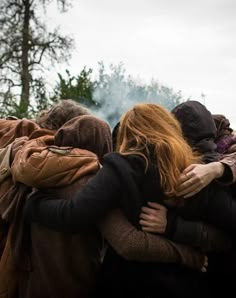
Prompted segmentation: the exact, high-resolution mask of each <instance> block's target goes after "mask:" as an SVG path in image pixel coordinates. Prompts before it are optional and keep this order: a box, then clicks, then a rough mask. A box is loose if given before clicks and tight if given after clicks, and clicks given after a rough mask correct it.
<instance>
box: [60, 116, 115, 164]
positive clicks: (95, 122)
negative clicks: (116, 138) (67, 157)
mask: <svg viewBox="0 0 236 298" xmlns="http://www.w3.org/2000/svg"><path fill="white" fill-rule="evenodd" d="M55 145H56V146H71V147H74V148H80V149H86V150H89V151H91V152H93V153H95V154H96V155H97V156H98V158H99V161H100V162H101V163H102V161H103V156H104V155H105V154H106V153H109V152H111V151H112V137H111V129H110V126H109V125H108V123H107V122H105V121H104V120H102V119H99V118H97V117H95V116H92V115H83V116H79V117H75V118H73V119H71V120H69V121H68V122H66V123H65V124H64V125H63V126H62V127H61V128H60V129H59V130H58V131H57V132H56V134H55Z"/></svg>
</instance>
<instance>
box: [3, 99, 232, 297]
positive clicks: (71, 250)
mask: <svg viewBox="0 0 236 298" xmlns="http://www.w3.org/2000/svg"><path fill="white" fill-rule="evenodd" d="M235 182H236V136H235V134H234V131H233V129H232V128H231V127H230V122H229V120H228V119H227V118H226V117H225V116H224V115H212V114H211V113H210V111H208V110H207V108H206V107H205V106H204V105H203V104H201V103H200V102H198V101H193V100H190V101H186V102H183V103H181V104H179V105H177V106H176V107H175V108H174V109H173V110H172V111H168V110H167V109H166V108H164V107H163V106H161V105H159V104H154V103H139V104H136V105H134V106H133V107H131V108H130V109H129V110H128V111H126V112H125V113H124V114H123V115H122V117H121V119H120V120H119V122H118V123H117V124H116V125H115V127H114V128H113V129H112V128H111V127H110V126H109V124H108V123H107V122H106V121H104V120H103V119H100V118H98V117H97V116H95V115H93V114H92V113H91V112H90V111H89V110H88V109H87V108H85V107H83V106H81V105H80V104H78V103H76V102H74V101H72V100H69V99H68V100H61V101H59V102H58V103H57V104H55V105H54V106H53V107H52V108H51V109H50V110H47V111H42V112H41V113H40V114H39V115H38V116H37V118H36V119H17V118H15V117H7V118H5V119H0V298H80V297H81V298H95V297H104V298H105V297H111V298H113V297H114V298H123V297H124V298H126V297H129V298H131V297H140V298H141V297H142V298H155V297H160V298H163V297H173V298H188V297H193V298H197V297H201V298H202V297H203V298H204V297H206V298H213V297H214V298H215V297H222V296H223V295H225V296H226V297H232V298H233V297H235V293H236V286H235V281H234V274H235V273H236V251H235V248H236V241H235V240H236V197H235V196H236V187H235Z"/></svg>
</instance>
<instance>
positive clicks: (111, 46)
mask: <svg viewBox="0 0 236 298" xmlns="http://www.w3.org/2000/svg"><path fill="white" fill-rule="evenodd" d="M55 11H56V10H55V8H52V7H51V8H50V9H48V16H49V17H50V22H52V23H53V24H55V25H58V24H59V25H60V26H61V29H62V30H64V31H65V32H66V33H67V34H70V35H71V36H72V37H74V39H75V42H76V50H75V51H74V52H73V56H72V59H71V61H70V66H68V69H69V70H70V71H71V73H72V74H78V73H79V72H80V71H81V70H82V68H83V67H84V66H85V65H86V66H87V67H91V68H92V69H96V67H97V65H98V62H99V61H103V62H104V63H105V65H109V64H110V63H113V64H118V63H120V62H123V63H124V66H125V68H126V71H127V74H131V75H132V76H134V77H139V78H141V79H142V80H143V81H144V82H147V83H148V82H149V81H150V80H151V79H152V78H154V79H156V80H158V81H159V82H160V83H161V84H164V85H167V86H169V87H172V88H173V89H174V90H175V91H179V90H181V91H182V94H183V95H184V96H185V97H186V98H187V97H191V99H193V100H199V101H202V102H203V103H205V105H206V107H207V108H208V109H209V110H210V111H211V112H212V113H218V114H224V115H225V116H227V117H228V118H229V120H230V122H231V125H232V126H233V127H234V128H236V108H233V104H234V102H235V96H236V1H235V0H119V1H118V0H117V1H114V0H74V1H73V7H72V8H71V9H70V10H69V11H68V12H67V13H66V14H64V15H59V14H57V13H56V12H55ZM62 69H65V66H63V68H62ZM201 94H204V95H205V100H204V101H203V99H202V97H201Z"/></svg>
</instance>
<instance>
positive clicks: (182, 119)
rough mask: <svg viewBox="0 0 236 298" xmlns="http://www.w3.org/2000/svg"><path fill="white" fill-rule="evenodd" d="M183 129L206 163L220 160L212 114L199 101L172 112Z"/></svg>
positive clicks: (186, 104)
mask: <svg viewBox="0 0 236 298" xmlns="http://www.w3.org/2000/svg"><path fill="white" fill-rule="evenodd" d="M171 112H172V114H173V115H174V116H175V117H176V119H177V120H178V121H179V123H180V124H181V127H182V131H183V134H184V137H185V138H186V140H187V141H188V143H189V144H190V145H191V147H192V148H193V149H194V150H198V151H199V152H201V153H202V154H203V155H204V161H205V162H210V161H214V160H219V158H220V155H219V154H217V152H216V148H217V146H216V143H215V138H216V126H215V122H214V120H213V117H212V115H211V113H210V112H209V111H208V110H207V108H206V107H205V106H204V105H203V104H201V103H200V102H198V101H195V100H189V101H186V102H183V103H181V104H179V105H177V106H176V107H175V108H174V109H173V110H172V111H171Z"/></svg>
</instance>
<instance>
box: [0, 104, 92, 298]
mask: <svg viewBox="0 0 236 298" xmlns="http://www.w3.org/2000/svg"><path fill="white" fill-rule="evenodd" d="M82 114H89V111H88V110H87V109H86V108H84V107H83V106H81V105H80V104H78V103H76V102H74V101H72V100H61V101H59V102H58V103H56V104H55V105H54V106H53V107H52V108H51V109H50V110H48V111H44V112H43V113H40V115H39V116H38V117H37V118H36V119H35V120H28V119H25V118H23V119H18V118H16V117H7V118H4V119H0V156H1V162H0V183H1V184H0V296H2V297H9V298H11V297H15V295H16V294H15V292H16V291H17V289H16V288H17V286H16V283H17V280H18V277H17V268H21V269H22V268H23V271H24V272H25V271H26V272H27V271H28V270H30V269H29V268H30V266H29V262H28V257H27V255H26V254H27V253H26V251H25V252H24V257H23V255H22V254H21V253H20V251H21V252H23V251H24V248H23V246H24V245H23V243H24V242H25V241H26V240H25V239H23V238H22V235H23V234H24V233H23V230H24V223H23V220H22V217H21V213H22V210H23V205H24V200H25V198H26V195H27V194H28V192H29V191H30V190H31V188H27V187H26V186H24V185H23V184H20V183H16V184H14V183H13V181H12V176H11V170H10V168H11V165H12V162H13V160H14V157H15V154H16V152H17V151H19V149H20V148H21V147H22V146H23V145H24V143H25V142H27V141H28V140H29V139H35V138H37V137H39V136H46V135H47V136H51V137H52V136H53V135H54V134H55V131H56V130H57V129H58V128H60V126H61V125H62V124H63V123H64V122H66V121H68V120H69V119H71V118H73V117H75V116H78V115H82ZM20 247H21V248H23V249H20Z"/></svg>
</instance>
